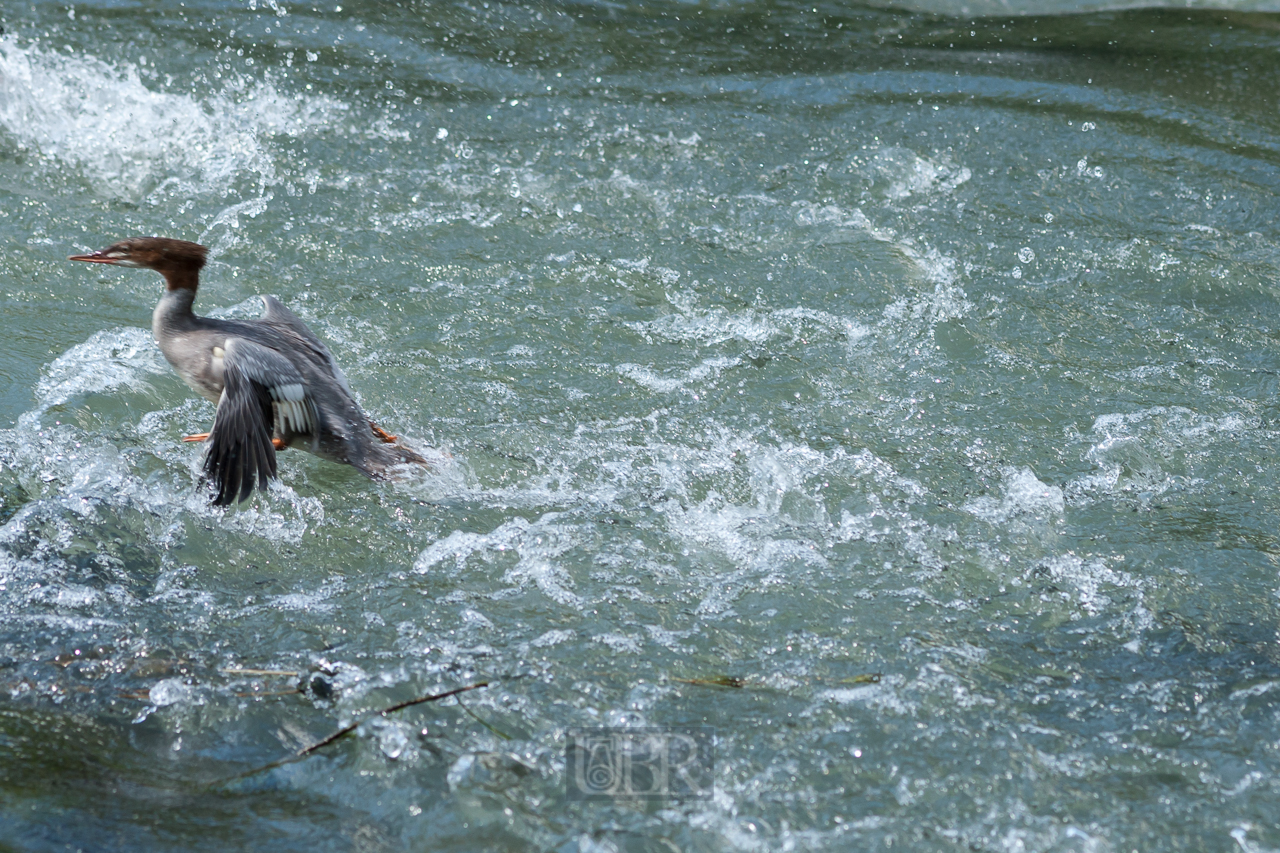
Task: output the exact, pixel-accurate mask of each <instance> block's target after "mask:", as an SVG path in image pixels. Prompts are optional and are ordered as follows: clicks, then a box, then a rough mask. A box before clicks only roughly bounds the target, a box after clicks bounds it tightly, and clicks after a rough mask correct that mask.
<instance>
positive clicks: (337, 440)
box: [70, 237, 427, 506]
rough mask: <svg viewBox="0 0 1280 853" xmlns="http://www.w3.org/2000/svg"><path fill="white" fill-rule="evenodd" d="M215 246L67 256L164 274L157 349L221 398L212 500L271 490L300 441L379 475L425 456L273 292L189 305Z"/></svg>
mask: <svg viewBox="0 0 1280 853" xmlns="http://www.w3.org/2000/svg"><path fill="white" fill-rule="evenodd" d="M208 254H209V250H208V248H207V247H205V246H202V245H200V244H199V243H192V242H189V241H186V240H176V239H171V238H168V237H133V238H130V239H127V240H122V241H121V242H118V243H115V244H113V245H110V246H108V247H107V248H105V249H100V250H98V251H96V252H90V253H88V254H83V255H71V256H70V260H73V261H84V262H86V263H91V264H112V265H114V266H119V267H132V268H139V269H149V270H154V271H155V272H157V273H159V274H160V275H161V276H162V277H163V278H164V282H165V292H164V295H163V296H161V297H160V301H159V303H158V304H157V305H156V308H155V311H154V312H153V313H152V315H151V331H152V334H153V335H154V336H155V339H156V343H157V344H159V346H160V351H161V352H162V353H164V357H165V359H166V360H167V361H168V362H169V364H170V365H172V367H173V369H174V371H175V372H177V374H178V376H179V377H181V378H182V380H183V381H184V382H186V384H187V385H188V386H190V387H191V389H192V390H193V391H195V392H196V393H197V394H199V395H200V396H202V397H204V398H205V399H207V400H209V401H210V402H212V403H214V404H215V405H216V406H217V410H216V411H215V413H214V417H213V426H212V427H210V429H209V431H208V432H207V433H200V434H198V435H189V436H186V437H185V438H184V439H183V440H184V441H190V442H207V443H208V444H207V450H206V453H205V457H204V462H203V471H204V475H205V477H206V478H207V479H208V480H209V481H211V483H212V491H213V497H212V501H213V503H214V504H215V505H216V506H229V505H231V504H233V503H239V502H243V501H245V500H247V499H248V498H249V496H250V495H251V494H252V493H253V490H254V487H255V486H256V487H257V488H258V489H259V490H261V491H265V490H266V489H267V487H268V482H269V481H270V480H273V479H276V478H277V476H278V468H277V464H276V452H277V451H281V450H284V449H285V448H289V447H293V448H299V449H302V450H305V451H307V452H309V453H313V454H315V455H316V456H319V457H321V458H323V459H327V460H330V461H332V462H337V463H341V464H346V465H350V466H352V467H353V468H355V469H356V470H358V471H360V472H361V473H362V474H364V475H365V476H367V477H369V478H371V479H374V480H385V479H389V478H390V477H391V476H392V475H393V472H394V469H395V468H396V466H401V465H409V464H415V465H426V464H427V463H426V460H425V459H424V458H423V457H422V456H420V455H419V454H418V453H417V452H415V451H414V450H412V449H411V448H409V447H406V446H405V445H404V444H402V443H401V442H400V440H399V439H398V438H397V437H396V436H394V435H391V434H390V433H388V432H386V431H385V430H383V429H382V428H381V427H379V426H378V425H377V424H376V423H375V422H374V420H373V419H372V418H370V417H369V416H368V415H367V414H366V413H365V411H364V410H363V409H362V408H361V407H360V404H359V403H358V402H356V398H355V395H354V394H353V393H352V391H351V386H350V385H349V384H348V383H347V377H346V376H345V375H344V374H343V372H342V368H340V367H339V366H338V363H337V362H336V361H335V360H334V358H333V354H332V353H331V352H330V351H329V348H328V347H327V346H325V344H324V342H323V341H321V340H320V338H318V337H316V335H315V333H314V332H312V331H311V329H310V328H308V327H307V324H306V323H304V322H303V321H302V320H301V319H300V318H299V317H298V316H297V315H296V314H294V313H293V312H292V311H290V310H289V309H288V308H286V307H285V306H284V304H283V303H281V302H280V300H278V299H276V298H275V297H274V296H262V297H261V299H262V303H263V313H262V316H261V317H260V318H259V319H257V320H219V319H215V318H212V317H200V316H197V315H196V314H195V312H194V311H193V310H192V305H193V304H194V303H195V299H196V291H197V289H198V288H199V286H200V271H201V270H202V269H203V268H204V265H205V261H206V259H207V257H208Z"/></svg>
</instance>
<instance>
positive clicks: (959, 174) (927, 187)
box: [869, 147, 973, 201]
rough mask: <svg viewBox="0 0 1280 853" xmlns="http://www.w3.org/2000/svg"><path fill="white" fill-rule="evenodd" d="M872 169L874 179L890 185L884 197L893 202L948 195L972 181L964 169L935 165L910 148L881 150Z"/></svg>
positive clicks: (870, 164)
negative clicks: (909, 198)
mask: <svg viewBox="0 0 1280 853" xmlns="http://www.w3.org/2000/svg"><path fill="white" fill-rule="evenodd" d="M869 167H870V171H871V173H872V175H873V176H875V177H877V178H879V179H880V180H881V181H882V182H884V183H886V184H887V186H886V187H885V188H884V194H885V196H886V197H887V198H888V199H889V200H891V201H901V200H902V199H905V198H908V197H910V196H913V195H914V196H920V195H932V194H943V195H945V194H947V193H950V192H952V191H954V190H955V188H956V187H958V186H960V185H961V184H963V183H965V182H966V181H968V180H969V179H970V178H972V177H973V173H972V172H970V171H969V169H968V168H966V167H964V166H955V165H953V164H950V163H947V162H936V161H934V160H931V159H929V158H927V157H921V156H920V155H919V154H916V153H915V152H914V151H912V150H910V149H908V148H897V147H894V148H882V149H880V150H879V151H877V152H876V153H875V154H873V155H872V157H871V161H870V163H869Z"/></svg>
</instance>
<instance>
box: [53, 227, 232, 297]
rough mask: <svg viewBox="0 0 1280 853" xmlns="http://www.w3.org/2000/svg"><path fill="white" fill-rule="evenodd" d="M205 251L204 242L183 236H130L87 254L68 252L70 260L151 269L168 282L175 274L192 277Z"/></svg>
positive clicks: (206, 253)
mask: <svg viewBox="0 0 1280 853" xmlns="http://www.w3.org/2000/svg"><path fill="white" fill-rule="evenodd" d="M208 253H209V250H208V249H206V248H205V247H204V246H201V245H200V244H199V243H191V242H188V241H187V240H171V239H169V238H168V237H131V238H129V239H128V240H121V241H120V242H119V243H116V244H114V245H111V246H108V247H107V248H105V249H99V250H98V251H96V252H90V253H89V254H87V255H72V256H71V257H70V260H73V261H87V262H89V263H91V264H115V265H116V266H122V267H142V268H143V269H149V270H155V271H156V272H158V273H160V274H161V275H163V276H164V277H165V278H166V279H168V280H169V282H170V285H171V286H172V285H173V284H174V282H175V281H176V280H178V278H186V277H187V276H191V277H192V278H194V275H195V274H196V273H198V272H199V271H200V269H201V268H202V267H203V266H204V262H205V257H206V255H208ZM184 274H185V275H184Z"/></svg>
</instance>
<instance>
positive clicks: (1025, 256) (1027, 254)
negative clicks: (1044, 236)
mask: <svg viewBox="0 0 1280 853" xmlns="http://www.w3.org/2000/svg"><path fill="white" fill-rule="evenodd" d="M1035 259H1036V253H1035V252H1034V251H1032V249H1031V247H1030V246H1023V247H1022V248H1021V249H1019V250H1018V260H1019V261H1020V262H1021V263H1024V264H1029V263H1031V262H1032V261H1034V260H1035Z"/></svg>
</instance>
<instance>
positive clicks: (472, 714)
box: [454, 699, 511, 740]
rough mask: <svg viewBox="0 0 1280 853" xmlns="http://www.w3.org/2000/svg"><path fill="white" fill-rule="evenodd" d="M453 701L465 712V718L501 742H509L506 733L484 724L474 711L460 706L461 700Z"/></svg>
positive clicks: (509, 736)
mask: <svg viewBox="0 0 1280 853" xmlns="http://www.w3.org/2000/svg"><path fill="white" fill-rule="evenodd" d="M454 701H456V702H457V703H458V707H459V708H461V709H462V710H463V711H465V712H466V714H467V716H468V717H470V718H471V719H473V720H475V721H476V722H477V723H479V724H480V725H482V726H484V727H485V728H486V729H488V730H489V731H491V732H493V733H494V734H495V735H497V736H498V737H500V738H502V739H503V740H511V735H509V734H507V733H506V732H504V731H502V730H501V729H498V728H494V727H493V726H491V725H489V723H487V722H485V721H484V720H483V719H482V718H481V717H480V716H479V715H478V714H476V712H475V711H472V710H471V709H470V708H468V707H467V706H466V705H463V704H462V700H461V699H456V700H454Z"/></svg>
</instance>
